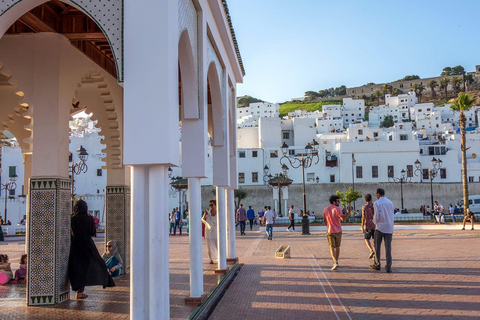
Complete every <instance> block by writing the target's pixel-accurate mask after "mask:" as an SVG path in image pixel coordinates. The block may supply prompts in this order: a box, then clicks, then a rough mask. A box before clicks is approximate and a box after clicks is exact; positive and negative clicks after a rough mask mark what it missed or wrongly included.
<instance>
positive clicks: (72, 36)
mask: <svg viewBox="0 0 480 320" xmlns="http://www.w3.org/2000/svg"><path fill="white" fill-rule="evenodd" d="M62 34H63V35H64V36H65V37H67V38H68V39H69V40H88V41H96V40H105V39H106V37H105V35H104V34H103V32H85V33H83V32H72V33H62Z"/></svg>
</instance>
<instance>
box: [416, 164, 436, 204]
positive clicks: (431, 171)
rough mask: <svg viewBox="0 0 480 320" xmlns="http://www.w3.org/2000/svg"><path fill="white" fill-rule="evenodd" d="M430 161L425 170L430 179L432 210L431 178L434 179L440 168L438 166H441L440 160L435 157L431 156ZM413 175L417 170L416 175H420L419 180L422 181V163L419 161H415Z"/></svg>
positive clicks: (431, 192)
mask: <svg viewBox="0 0 480 320" xmlns="http://www.w3.org/2000/svg"><path fill="white" fill-rule="evenodd" d="M430 163H431V164H432V166H431V167H430V168H429V169H428V171H427V176H428V178H429V179H430V201H431V207H430V208H431V210H433V183H432V182H433V179H435V177H436V176H437V174H438V170H440V168H441V167H442V164H443V162H442V160H440V159H436V158H435V157H433V158H432V160H430ZM415 168H416V170H415V175H417V172H418V175H419V176H420V182H422V178H423V177H424V176H423V170H422V163H421V162H420V161H418V159H417V161H415Z"/></svg>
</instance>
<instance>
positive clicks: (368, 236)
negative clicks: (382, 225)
mask: <svg viewBox="0 0 480 320" xmlns="http://www.w3.org/2000/svg"><path fill="white" fill-rule="evenodd" d="M374 234H375V229H365V232H364V233H363V236H364V238H365V239H367V240H370V239H375V237H374Z"/></svg>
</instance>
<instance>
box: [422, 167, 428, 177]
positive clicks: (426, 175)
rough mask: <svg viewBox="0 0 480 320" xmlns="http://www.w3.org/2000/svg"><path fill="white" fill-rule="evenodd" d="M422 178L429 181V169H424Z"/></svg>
mask: <svg viewBox="0 0 480 320" xmlns="http://www.w3.org/2000/svg"><path fill="white" fill-rule="evenodd" d="M422 178H423V179H428V169H422Z"/></svg>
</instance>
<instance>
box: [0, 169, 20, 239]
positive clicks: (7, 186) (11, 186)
mask: <svg viewBox="0 0 480 320" xmlns="http://www.w3.org/2000/svg"><path fill="white" fill-rule="evenodd" d="M17 177H18V176H17V175H16V174H15V173H14V174H13V175H12V176H11V177H9V179H8V181H5V183H2V184H1V185H2V190H5V219H4V221H5V223H7V221H8V220H7V199H8V195H7V191H10V190H15V189H16V188H17V183H16V181H17ZM0 228H1V227H0ZM1 231H2V230H1V229H0V232H1Z"/></svg>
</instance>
